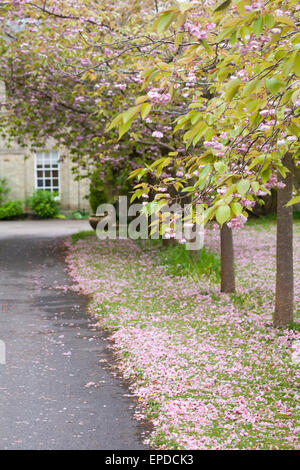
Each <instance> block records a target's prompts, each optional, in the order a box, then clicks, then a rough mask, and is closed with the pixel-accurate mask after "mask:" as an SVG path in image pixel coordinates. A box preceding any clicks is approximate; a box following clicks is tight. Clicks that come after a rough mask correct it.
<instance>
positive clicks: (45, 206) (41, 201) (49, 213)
mask: <svg viewBox="0 0 300 470" xmlns="http://www.w3.org/2000/svg"><path fill="white" fill-rule="evenodd" d="M56 196H57V193H51V192H50V191H46V190H42V189H38V190H37V191H35V192H34V193H33V195H32V196H31V197H29V198H27V200H26V204H27V205H28V206H29V207H30V209H31V210H32V211H33V213H34V214H36V215H38V216H39V217H42V218H43V219H52V218H54V217H56V216H57V215H58V213H59V209H58V206H59V203H58V202H57V201H56V199H55V197H56Z"/></svg>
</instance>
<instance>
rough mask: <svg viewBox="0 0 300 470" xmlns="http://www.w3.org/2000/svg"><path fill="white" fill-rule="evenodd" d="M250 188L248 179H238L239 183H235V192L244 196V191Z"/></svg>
mask: <svg viewBox="0 0 300 470" xmlns="http://www.w3.org/2000/svg"><path fill="white" fill-rule="evenodd" d="M249 188H250V182H249V181H248V180H241V181H239V183H238V184H237V187H236V189H237V192H238V193H239V194H241V195H242V196H244V194H246V192H247V191H248V189H249Z"/></svg>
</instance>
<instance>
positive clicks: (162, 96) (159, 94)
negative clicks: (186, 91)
mask: <svg viewBox="0 0 300 470" xmlns="http://www.w3.org/2000/svg"><path fill="white" fill-rule="evenodd" d="M147 95H148V97H149V98H150V100H151V102H152V103H163V104H166V103H169V101H170V100H171V95H170V93H165V92H164V91H163V90H161V89H159V88H152V89H151V90H150V91H148V93H147Z"/></svg>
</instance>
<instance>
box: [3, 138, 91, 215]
mask: <svg viewBox="0 0 300 470" xmlns="http://www.w3.org/2000/svg"><path fill="white" fill-rule="evenodd" d="M1 178H5V179H6V180H7V182H8V186H9V188H10V191H9V194H8V196H7V197H8V199H19V200H21V201H25V199H26V198H27V197H28V196H31V195H32V193H33V192H34V191H35V190H36V189H46V190H48V191H51V192H54V191H55V192H57V193H58V198H59V201H60V208H61V210H62V211H66V212H68V211H76V210H82V209H87V210H88V209H89V203H88V199H87V195H88V189H89V182H88V180H86V179H81V180H79V181H75V179H74V175H73V173H72V162H71V160H70V159H68V158H62V154H61V153H60V151H59V150H57V149H55V148H54V146H51V145H47V147H46V148H45V149H42V150H41V149H38V150H36V151H33V150H27V149H24V148H21V147H18V146H17V145H13V146H11V147H8V146H7V145H6V144H5V143H4V142H1V143H0V179H1Z"/></svg>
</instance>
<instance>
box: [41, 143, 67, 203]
mask: <svg viewBox="0 0 300 470" xmlns="http://www.w3.org/2000/svg"><path fill="white" fill-rule="evenodd" d="M46 154H48V159H47V160H48V161H47V162H46V161H45V160H46V158H45V156H46ZM41 157H42V162H41V161H39V158H41ZM54 157H55V158H54ZM38 165H41V166H42V167H41V168H38ZM45 165H49V168H46V167H45ZM38 171H42V172H43V176H42V177H39V176H38ZM46 171H50V176H48V177H46V175H45V172H46ZM53 171H57V177H53V174H52V172H53ZM54 179H57V181H58V184H57V185H55V186H54V185H53V180H54ZM39 180H42V182H43V185H42V186H38V181H39ZM46 180H50V186H46ZM34 185H35V189H36V190H39V189H41V190H44V191H50V192H51V193H54V192H57V193H58V196H57V199H58V200H60V196H61V188H60V163H59V152H58V150H40V151H36V152H35V153H34Z"/></svg>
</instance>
